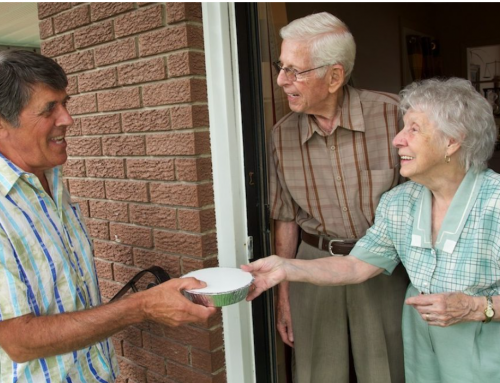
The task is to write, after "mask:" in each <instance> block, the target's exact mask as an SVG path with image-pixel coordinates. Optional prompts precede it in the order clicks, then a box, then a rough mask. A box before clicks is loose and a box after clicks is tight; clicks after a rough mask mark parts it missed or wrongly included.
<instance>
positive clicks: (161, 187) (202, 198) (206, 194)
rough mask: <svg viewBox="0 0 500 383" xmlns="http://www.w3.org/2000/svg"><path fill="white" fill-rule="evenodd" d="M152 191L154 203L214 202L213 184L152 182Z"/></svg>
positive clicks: (196, 203) (197, 205) (184, 204)
mask: <svg viewBox="0 0 500 383" xmlns="http://www.w3.org/2000/svg"><path fill="white" fill-rule="evenodd" d="M150 191H151V202H153V203H160V204H164V205H180V206H191V207H202V206H205V205H209V204H213V189H212V184H200V185H198V184H196V185H185V184H167V183H151V185H150Z"/></svg>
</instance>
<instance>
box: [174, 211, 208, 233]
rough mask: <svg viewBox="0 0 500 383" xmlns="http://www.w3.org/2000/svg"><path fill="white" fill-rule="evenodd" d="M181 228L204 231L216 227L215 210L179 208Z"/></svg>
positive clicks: (198, 231)
mask: <svg viewBox="0 0 500 383" xmlns="http://www.w3.org/2000/svg"><path fill="white" fill-rule="evenodd" d="M177 214H178V220H179V229H180V230H184V231H193V232H197V233H202V232H204V231H208V230H213V229H215V210H214V209H212V208H210V209H206V210H185V209H178V213H177Z"/></svg>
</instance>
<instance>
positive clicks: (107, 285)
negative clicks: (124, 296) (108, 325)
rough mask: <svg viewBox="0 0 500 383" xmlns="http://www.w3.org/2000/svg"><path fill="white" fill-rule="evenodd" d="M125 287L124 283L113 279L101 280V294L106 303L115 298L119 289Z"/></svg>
mask: <svg viewBox="0 0 500 383" xmlns="http://www.w3.org/2000/svg"><path fill="white" fill-rule="evenodd" d="M122 287H123V284H121V283H118V282H113V281H107V280H105V279H100V280H99V289H100V290H101V296H102V298H103V301H104V303H105V302H106V301H107V300H109V299H111V298H113V297H114V296H115V295H116V293H117V292H118V291H120V289H121V288H122Z"/></svg>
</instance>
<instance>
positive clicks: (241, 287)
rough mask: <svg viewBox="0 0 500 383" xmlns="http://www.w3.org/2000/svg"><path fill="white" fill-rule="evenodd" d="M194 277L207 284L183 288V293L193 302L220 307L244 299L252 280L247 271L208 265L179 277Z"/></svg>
mask: <svg viewBox="0 0 500 383" xmlns="http://www.w3.org/2000/svg"><path fill="white" fill-rule="evenodd" d="M186 277H194V278H196V279H199V280H200V281H203V282H205V283H206V284H207V287H204V288H202V289H192V290H185V291H184V295H185V296H186V297H187V298H188V299H189V300H191V301H192V302H194V303H198V304H200V305H203V306H209V307H222V306H228V305H232V304H234V303H238V302H240V301H242V300H243V299H245V297H246V296H247V294H248V289H249V288H250V286H251V284H252V282H253V276H252V274H250V273H249V272H246V271H243V270H241V269H237V268H230V267H210V268H207V269H201V270H196V271H192V272H190V273H187V274H186V275H183V276H182V277H181V278H186Z"/></svg>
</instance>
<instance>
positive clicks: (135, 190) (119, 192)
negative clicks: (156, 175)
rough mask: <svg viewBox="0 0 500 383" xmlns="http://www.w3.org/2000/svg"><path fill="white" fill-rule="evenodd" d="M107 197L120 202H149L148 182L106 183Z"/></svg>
mask: <svg viewBox="0 0 500 383" xmlns="http://www.w3.org/2000/svg"><path fill="white" fill-rule="evenodd" d="M106 197H107V198H108V199H112V200H119V201H135V202H148V190H147V184H146V182H136V181H106Z"/></svg>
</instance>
